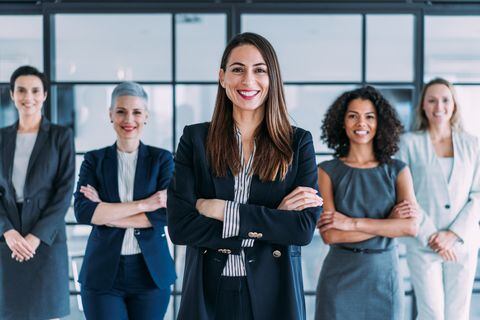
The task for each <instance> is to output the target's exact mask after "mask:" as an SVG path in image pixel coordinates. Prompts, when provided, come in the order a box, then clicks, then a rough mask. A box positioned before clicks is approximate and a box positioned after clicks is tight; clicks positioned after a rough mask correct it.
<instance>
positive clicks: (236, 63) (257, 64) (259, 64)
mask: <svg viewBox="0 0 480 320" xmlns="http://www.w3.org/2000/svg"><path fill="white" fill-rule="evenodd" d="M233 65H239V66H242V67H245V64H243V63H241V62H232V63H231V64H230V65H229V67H231V66H233ZM253 66H254V67H258V66H267V64H266V63H265V62H259V63H255V64H254V65H253Z"/></svg>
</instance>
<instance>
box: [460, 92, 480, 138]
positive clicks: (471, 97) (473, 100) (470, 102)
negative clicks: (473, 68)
mask: <svg viewBox="0 0 480 320" xmlns="http://www.w3.org/2000/svg"><path fill="white" fill-rule="evenodd" d="M455 89H456V91H457V94H458V100H459V101H458V104H459V105H460V108H461V110H460V111H461V114H462V120H463V124H464V126H465V130H466V131H468V132H469V133H471V134H474V135H476V136H478V137H480V126H479V125H478V119H480V108H478V101H480V86H459V85H456V86H455Z"/></svg>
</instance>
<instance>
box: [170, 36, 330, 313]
mask: <svg viewBox="0 0 480 320" xmlns="http://www.w3.org/2000/svg"><path fill="white" fill-rule="evenodd" d="M316 179H317V174H316V167H315V154H314V150H313V143H312V137H311V134H310V133H309V132H307V131H305V130H303V129H300V128H294V127H292V126H291V125H290V123H289V121H288V114H287V110H286V104H285V98H284V92H283V86H282V79H281V75H280V69H279V65H278V60H277V57H276V54H275V51H274V49H273V48H272V46H271V44H270V43H269V42H268V41H267V40H266V39H265V38H263V37H261V36H259V35H257V34H253V33H243V34H239V35H237V36H235V37H234V38H233V39H232V40H231V41H230V43H229V44H228V45H227V47H226V49H225V51H224V53H223V57H222V61H221V66H220V72H219V87H218V94H217V100H216V105H215V111H214V114H213V117H212V121H211V122H210V123H202V124H196V125H192V126H187V127H185V129H184V132H183V136H182V138H181V140H180V143H179V146H178V149H177V153H176V157H175V173H174V178H173V180H172V183H171V185H170V187H169V190H168V205H167V207H168V227H169V232H170V237H171V239H172V241H173V242H174V243H176V244H181V245H187V256H186V264H185V276H184V282H183V294H182V302H181V305H180V313H179V319H305V304H304V297H303V285H302V273H301V261H300V256H301V251H300V246H303V245H306V244H308V243H309V242H310V241H311V239H312V235H313V232H314V230H315V223H316V221H317V219H318V216H319V213H320V206H321V204H322V199H321V198H320V197H319V196H318V195H317V182H316Z"/></svg>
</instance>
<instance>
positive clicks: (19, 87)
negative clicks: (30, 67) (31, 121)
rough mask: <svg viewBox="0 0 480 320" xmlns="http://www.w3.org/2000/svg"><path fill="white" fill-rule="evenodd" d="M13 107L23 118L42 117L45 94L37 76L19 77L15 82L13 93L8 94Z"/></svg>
mask: <svg viewBox="0 0 480 320" xmlns="http://www.w3.org/2000/svg"><path fill="white" fill-rule="evenodd" d="M10 97H11V98H12V100H13V102H14V104H15V107H16V108H17V110H18V113H19V114H20V117H22V116H23V117H24V116H27V117H28V116H37V117H41V115H42V106H43V102H45V99H47V93H46V92H45V91H44V88H43V84H42V80H40V78H38V77H37V76H32V75H28V76H20V77H18V78H17V79H16V80H15V86H14V89H13V92H10Z"/></svg>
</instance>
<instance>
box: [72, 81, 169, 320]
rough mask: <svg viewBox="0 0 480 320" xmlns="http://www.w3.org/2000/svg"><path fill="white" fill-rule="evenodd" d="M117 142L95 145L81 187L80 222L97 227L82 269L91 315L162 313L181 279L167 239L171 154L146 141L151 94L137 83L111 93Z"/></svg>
mask: <svg viewBox="0 0 480 320" xmlns="http://www.w3.org/2000/svg"><path fill="white" fill-rule="evenodd" d="M110 119H111V122H112V124H113V128H114V130H115V132H116V134H117V141H116V143H115V144H113V145H112V146H110V147H106V148H103V149H99V150H95V151H90V152H88V153H86V154H85V160H84V161H83V163H82V167H81V169H80V176H79V181H78V185H77V191H76V192H75V216H76V217H77V220H78V222H80V223H84V224H90V225H92V227H93V228H92V232H91V234H90V237H89V239H88V243H87V249H86V252H85V257H84V260H83V264H82V269H81V272H80V277H79V281H80V282H81V284H82V289H81V295H82V302H83V307H84V311H85V316H86V318H87V319H88V320H90V319H136V320H138V319H145V320H152V319H163V316H164V315H165V312H166V309H167V305H168V301H169V298H170V285H171V284H172V283H173V282H174V281H175V278H176V276H175V270H174V265H173V261H172V259H171V257H170V253H169V250H168V245H167V240H166V237H165V230H164V228H165V225H166V212H165V207H166V196H167V195H166V190H165V189H166V187H167V186H168V183H169V181H170V178H171V175H172V170H173V160H172V156H171V154H170V152H168V151H166V150H162V149H158V148H154V147H151V146H146V145H144V144H143V143H142V142H141V141H140V137H141V134H142V131H143V128H144V126H145V125H146V123H147V119H148V110H147V94H146V93H145V91H144V90H143V88H142V87H141V86H140V85H139V84H137V83H134V82H124V83H121V84H119V85H118V86H117V87H116V88H115V89H114V90H113V93H112V102H111V107H110Z"/></svg>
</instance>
